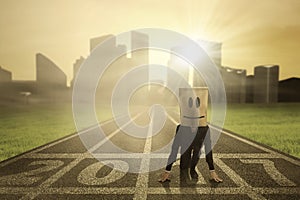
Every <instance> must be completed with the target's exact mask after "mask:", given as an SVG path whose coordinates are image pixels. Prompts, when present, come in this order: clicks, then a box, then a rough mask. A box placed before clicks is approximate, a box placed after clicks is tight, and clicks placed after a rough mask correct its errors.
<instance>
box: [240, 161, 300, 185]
mask: <svg viewBox="0 0 300 200" xmlns="http://www.w3.org/2000/svg"><path fill="white" fill-rule="evenodd" d="M240 161H241V162H243V163H246V164H262V165H263V167H264V169H265V170H266V172H267V174H268V175H269V176H270V177H271V178H272V179H273V180H274V181H275V182H276V183H277V184H279V185H281V186H296V184H295V183H294V182H292V181H291V180H289V179H288V178H286V177H285V176H284V175H283V174H282V173H280V172H279V171H278V170H277V169H276V167H275V164H274V162H273V161H271V160H266V159H240Z"/></svg>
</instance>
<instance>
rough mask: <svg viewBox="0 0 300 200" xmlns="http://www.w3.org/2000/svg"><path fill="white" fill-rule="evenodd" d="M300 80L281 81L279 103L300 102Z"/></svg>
mask: <svg viewBox="0 0 300 200" xmlns="http://www.w3.org/2000/svg"><path fill="white" fill-rule="evenodd" d="M299 91H300V78H296V77H292V78H288V79H285V80H282V81H279V85H278V102H300V92H299Z"/></svg>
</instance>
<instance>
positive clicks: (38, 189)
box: [21, 157, 84, 200]
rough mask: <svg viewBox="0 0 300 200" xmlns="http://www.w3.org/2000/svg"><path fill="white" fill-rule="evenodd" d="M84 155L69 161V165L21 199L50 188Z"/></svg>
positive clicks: (29, 197)
mask: <svg viewBox="0 0 300 200" xmlns="http://www.w3.org/2000/svg"><path fill="white" fill-rule="evenodd" d="M83 159H84V158H83V157H79V158H77V159H75V160H74V161H72V162H71V163H69V164H68V165H67V166H65V167H64V168H62V169H61V170H59V171H58V172H57V173H56V174H54V175H53V176H51V177H50V178H48V179H47V180H46V181H44V182H43V183H41V184H40V185H39V186H38V187H36V190H35V191H33V192H30V193H27V195H25V196H24V197H22V198H21V200H27V199H34V198H35V197H36V196H38V195H39V194H40V193H43V191H45V190H48V188H49V187H50V186H51V184H53V183H54V182H56V181H57V180H58V179H59V178H61V177H62V176H63V175H64V174H65V173H67V172H68V171H70V170H71V169H72V168H73V167H75V166H76V165H78V163H79V162H80V161H81V160H83Z"/></svg>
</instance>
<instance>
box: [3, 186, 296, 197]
mask: <svg viewBox="0 0 300 200" xmlns="http://www.w3.org/2000/svg"><path fill="white" fill-rule="evenodd" d="M35 190H36V188H32V187H0V194H15V195H20V194H27V193H29V192H34V191H35ZM248 190H249V189H247V188H246V187H218V188H211V187H169V188H167V189H166V188H163V187H148V189H147V194H150V195H151V194H161V195H166V194H168V195H176V194H187V195H188V194H194V193H195V191H196V192H197V194H209V195H213V194H216V195H217V194H221V195H222V194H224V195H227V194H228V195H229V194H237V195H247V193H248ZM251 190H252V191H253V192H255V193H258V194H284V195H294V194H296V195H300V187H274V188H269V187H253V188H251ZM135 192H136V188H135V187H60V188H57V187H49V188H47V189H46V190H43V191H41V193H40V194H61V195H63V194H82V195H86V194H100V195H101V194H118V195H122V194H125V195H126V194H134V193H135ZM212 197H213V196H212Z"/></svg>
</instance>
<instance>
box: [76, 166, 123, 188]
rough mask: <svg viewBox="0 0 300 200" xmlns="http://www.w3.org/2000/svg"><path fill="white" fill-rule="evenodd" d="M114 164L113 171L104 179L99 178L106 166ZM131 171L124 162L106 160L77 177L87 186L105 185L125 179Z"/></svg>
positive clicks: (83, 171) (86, 169)
mask: <svg viewBox="0 0 300 200" xmlns="http://www.w3.org/2000/svg"><path fill="white" fill-rule="evenodd" d="M108 164H112V165H113V167H112V171H110V172H109V174H108V175H106V176H104V177H97V172H98V171H99V170H101V168H103V167H104V166H106V165H108ZM128 170H129V165H128V163H127V162H124V161H122V160H104V161H101V162H96V163H93V164H91V165H89V166H88V167H86V168H85V169H83V170H82V171H81V172H80V173H79V174H78V176H77V181H78V182H79V183H82V184H85V185H89V186H90V185H105V184H109V183H113V182H115V181H117V180H119V179H121V178H123V177H124V176H125V175H126V173H127V172H128Z"/></svg>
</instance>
